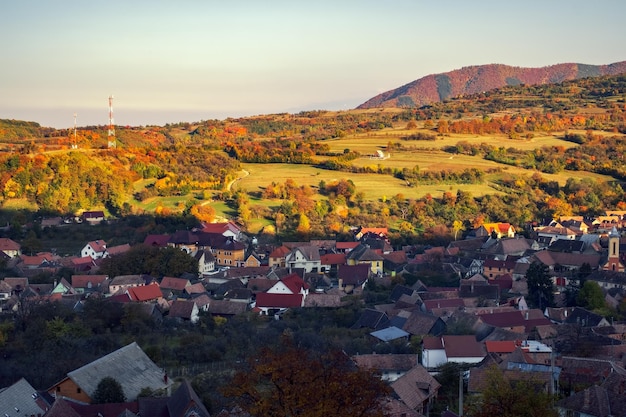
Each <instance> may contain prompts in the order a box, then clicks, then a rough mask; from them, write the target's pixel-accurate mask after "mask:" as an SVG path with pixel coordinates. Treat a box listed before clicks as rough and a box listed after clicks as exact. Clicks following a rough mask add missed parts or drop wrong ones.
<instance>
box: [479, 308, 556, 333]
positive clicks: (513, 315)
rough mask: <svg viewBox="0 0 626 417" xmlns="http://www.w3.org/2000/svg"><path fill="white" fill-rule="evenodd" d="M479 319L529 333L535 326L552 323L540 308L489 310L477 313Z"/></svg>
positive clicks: (498, 326)
mask: <svg viewBox="0 0 626 417" xmlns="http://www.w3.org/2000/svg"><path fill="white" fill-rule="evenodd" d="M478 316H479V317H480V319H481V321H482V322H483V323H484V324H486V325H488V326H492V327H496V328H499V329H505V330H508V331H511V332H515V333H529V332H530V331H532V330H533V329H534V328H535V327H537V326H545V325H550V324H552V323H551V322H550V320H548V319H547V318H546V317H545V316H544V315H543V312H542V311H541V310H525V311H520V310H515V311H501V312H496V311H493V312H492V311H491V310H489V311H488V312H484V313H479V314H478Z"/></svg>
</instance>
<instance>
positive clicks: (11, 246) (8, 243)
mask: <svg viewBox="0 0 626 417" xmlns="http://www.w3.org/2000/svg"><path fill="white" fill-rule="evenodd" d="M20 248H21V246H20V244H19V243H17V242H15V241H13V240H11V239H9V238H6V237H2V238H0V251H5V250H20Z"/></svg>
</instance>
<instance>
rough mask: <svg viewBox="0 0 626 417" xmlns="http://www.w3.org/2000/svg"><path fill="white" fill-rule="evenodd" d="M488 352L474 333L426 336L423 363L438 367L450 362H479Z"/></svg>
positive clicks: (423, 340) (423, 346)
mask: <svg viewBox="0 0 626 417" xmlns="http://www.w3.org/2000/svg"><path fill="white" fill-rule="evenodd" d="M486 355H487V352H486V351H485V348H484V346H483V345H482V344H480V343H478V342H477V341H476V337H475V336H474V335H462V336H457V335H444V336H439V337H433V336H425V337H424V338H423V339H422V365H424V366H425V367H426V368H428V369H433V368H437V367H439V366H441V365H443V364H445V363H448V362H455V363H470V364H471V363H479V362H480V361H482V360H483V359H484V358H485V356H486Z"/></svg>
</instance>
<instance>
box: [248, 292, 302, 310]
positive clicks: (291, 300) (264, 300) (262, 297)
mask: <svg viewBox="0 0 626 417" xmlns="http://www.w3.org/2000/svg"><path fill="white" fill-rule="evenodd" d="M302 297H303V296H302V294H270V293H266V292H262V293H259V294H257V295H256V306H257V307H267V308H293V307H301V306H302Z"/></svg>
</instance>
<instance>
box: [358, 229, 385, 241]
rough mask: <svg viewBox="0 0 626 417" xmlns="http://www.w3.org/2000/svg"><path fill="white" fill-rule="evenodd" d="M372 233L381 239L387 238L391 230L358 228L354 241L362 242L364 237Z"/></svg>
mask: <svg viewBox="0 0 626 417" xmlns="http://www.w3.org/2000/svg"><path fill="white" fill-rule="evenodd" d="M368 233H371V234H374V235H377V236H380V237H387V236H388V235H389V230H388V229H387V228H386V227H358V228H357V229H356V230H355V231H354V240H361V239H362V238H363V236H365V235H366V234H368Z"/></svg>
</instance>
